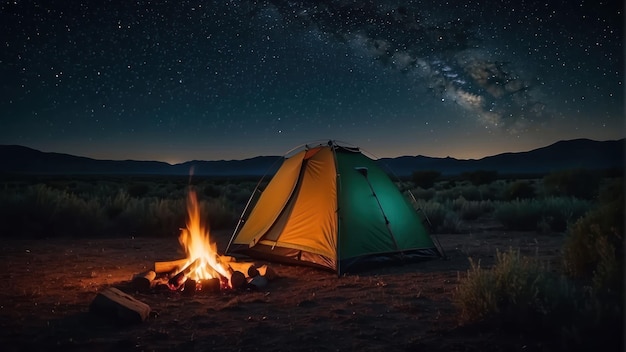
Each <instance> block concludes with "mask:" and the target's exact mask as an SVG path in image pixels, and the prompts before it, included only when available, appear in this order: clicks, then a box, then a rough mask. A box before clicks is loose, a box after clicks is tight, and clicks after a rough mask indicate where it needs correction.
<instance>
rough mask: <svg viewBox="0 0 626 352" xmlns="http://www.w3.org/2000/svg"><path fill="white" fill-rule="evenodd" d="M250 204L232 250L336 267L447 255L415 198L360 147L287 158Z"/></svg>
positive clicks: (330, 147)
mask: <svg viewBox="0 0 626 352" xmlns="http://www.w3.org/2000/svg"><path fill="white" fill-rule="evenodd" d="M255 194H257V192H255ZM251 203H254V206H253V207H252V208H251V209H250V208H249V209H246V210H245V211H244V214H243V215H242V218H241V219H242V220H241V221H240V223H239V225H238V226H237V228H236V229H235V231H234V233H233V237H232V238H231V241H230V243H229V246H228V248H227V253H244V254H246V255H249V256H251V257H256V258H263V259H268V260H273V261H281V262H287V263H297V264H306V265H312V266H316V267H320V268H325V269H329V270H333V271H335V272H337V273H338V274H342V273H344V272H347V271H352V270H354V269H358V268H359V267H362V265H363V264H366V263H369V264H372V263H377V262H379V261H382V260H388V259H390V258H395V259H398V258H400V259H402V258H404V259H409V258H430V257H439V256H440V255H441V253H440V251H439V250H438V249H437V248H436V246H435V245H434V243H433V241H432V239H431V237H430V236H429V235H428V233H427V231H426V229H425V227H424V225H423V221H422V217H421V216H420V215H419V214H418V213H417V212H416V211H415V209H414V207H413V205H412V204H411V203H410V202H409V201H408V200H407V199H406V197H405V196H404V195H402V193H400V191H399V190H398V188H397V187H396V185H395V184H394V183H393V182H392V181H391V180H390V179H389V177H388V176H387V174H386V173H385V172H384V171H383V170H382V169H380V167H379V166H378V165H377V164H376V162H375V161H374V160H372V159H370V158H368V157H367V156H365V155H364V154H363V153H361V152H360V150H359V149H358V148H351V147H345V146H339V145H337V144H336V143H334V142H329V143H328V144H326V145H319V146H315V147H307V148H306V149H304V150H302V151H300V152H298V153H296V154H294V155H293V156H291V157H289V158H286V159H285V160H284V161H283V164H282V166H281V167H280V168H279V169H278V171H277V172H276V174H275V175H274V177H273V178H272V180H271V181H270V182H269V184H268V185H267V187H266V188H265V190H264V191H263V192H262V193H261V194H260V196H259V197H258V198H257V199H251V202H250V204H251Z"/></svg>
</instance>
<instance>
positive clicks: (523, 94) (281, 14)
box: [0, 0, 624, 163]
mask: <svg viewBox="0 0 626 352" xmlns="http://www.w3.org/2000/svg"><path fill="white" fill-rule="evenodd" d="M623 19H624V12H623V3H622V1H620V0H610V1H602V0H600V1H598V0H593V1H592V0H555V1H551V0H544V1H534V0H515V1H513V0H511V1H505V0H483V1H471V0H470V1H463V2H461V1H420V0H416V1H412V0H408V1H402V0H382V1H368V0H363V1H361V0H319V1H298V0H264V1H262V0H258V1H254V0H239V1H227V0H221V1H201V0H195V1H189V0H176V1H174V0H170V1H167V0H152V1H147V0H136V1H135V0H133V1H129V0H101V1H84V0H76V1H38V0H30V1H21V0H13V1H2V2H1V3H0V38H1V40H0V44H1V45H2V50H1V51H0V119H1V120H0V126H1V127H0V144H19V145H24V146H28V147H31V148H35V149H39V150H42V151H52V152H61V153H69V154H74V155H81V156H88V157H93V158H97V159H115V160H118V159H134V160H159V161H166V162H169V163H180V162H184V161H189V160H222V159H225V160H230V159H245V158H250V157H254V156H257V155H283V154H285V153H286V152H288V151H289V150H291V149H292V148H293V147H297V146H299V145H302V144H305V143H310V142H316V141H318V142H319V141H322V140H328V139H334V140H338V141H343V142H346V143H349V144H351V145H356V146H359V147H361V148H362V149H364V150H366V151H367V152H369V153H370V154H372V155H374V156H377V157H395V156H401V155H426V156H433V157H445V156H451V157H456V158H462V159H468V158H481V157H484V156H488V155H494V154H498V153H502V152H515V151H525V150H530V149H534V148H538V147H543V146H546V145H549V144H552V143H554V142H556V141H558V140H563V139H574V138H590V139H595V140H613V139H619V138H623V137H624V89H623V80H624V48H623V47H622V43H623V39H624V38H623V35H624V28H623V22H624V21H623Z"/></svg>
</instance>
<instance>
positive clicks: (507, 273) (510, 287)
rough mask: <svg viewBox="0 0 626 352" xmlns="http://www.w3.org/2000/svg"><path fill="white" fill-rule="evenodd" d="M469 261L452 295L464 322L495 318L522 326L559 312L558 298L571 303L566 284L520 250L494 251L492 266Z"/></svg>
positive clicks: (560, 300)
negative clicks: (489, 267) (465, 272)
mask: <svg viewBox="0 0 626 352" xmlns="http://www.w3.org/2000/svg"><path fill="white" fill-rule="evenodd" d="M470 264H471V267H470V269H469V270H468V271H467V277H466V278H464V279H461V280H460V283H459V286H458V287H457V290H456V294H455V296H454V304H455V305H456V306H457V308H458V309H459V310H460V317H461V320H462V321H464V322H473V321H478V320H483V319H487V318H496V319H497V320H498V321H500V322H502V323H505V324H509V325H510V324H512V325H514V326H515V327H521V326H524V325H526V324H528V323H530V322H532V323H540V322H541V321H540V318H541V317H542V316H543V315H548V314H554V313H556V312H557V311H559V312H560V311H561V309H557V306H558V305H559V304H560V303H559V302H564V303H565V302H567V304H571V303H572V299H571V289H570V287H568V285H564V284H563V283H562V282H559V281H558V280H556V279H555V277H554V276H552V275H551V274H549V273H548V271H547V270H545V268H544V266H543V265H542V264H541V263H540V262H539V261H538V260H536V259H533V258H529V257H524V256H520V253H519V251H513V250H509V251H508V252H500V251H498V252H496V263H495V265H494V266H493V268H491V269H483V268H482V267H481V266H480V262H478V263H476V262H474V261H472V260H471V259H470Z"/></svg>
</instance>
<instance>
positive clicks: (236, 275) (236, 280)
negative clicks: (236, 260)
mask: <svg viewBox="0 0 626 352" xmlns="http://www.w3.org/2000/svg"><path fill="white" fill-rule="evenodd" d="M228 283H229V285H230V287H231V288H232V289H233V290H238V289H241V288H244V287H245V286H246V284H247V283H248V282H247V281H246V275H244V274H243V273H242V272H241V271H233V272H232V273H231V275H230V280H229V282H228Z"/></svg>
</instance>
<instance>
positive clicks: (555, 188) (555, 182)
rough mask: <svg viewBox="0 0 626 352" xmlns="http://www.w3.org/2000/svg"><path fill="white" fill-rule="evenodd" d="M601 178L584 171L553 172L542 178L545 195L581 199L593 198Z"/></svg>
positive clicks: (594, 173)
mask: <svg viewBox="0 0 626 352" xmlns="http://www.w3.org/2000/svg"><path fill="white" fill-rule="evenodd" d="M601 181H602V177H601V175H600V174H599V173H597V172H592V171H589V170H585V169H575V170H564V171H558V172H553V173H550V174H548V175H546V176H545V177H544V178H543V184H544V187H545V190H546V193H547V194H548V195H551V196H572V197H576V198H582V199H591V198H593V197H595V196H596V195H597V193H598V189H599V188H600V183H601Z"/></svg>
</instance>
